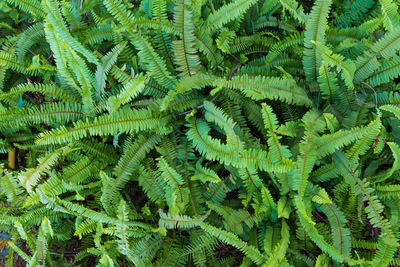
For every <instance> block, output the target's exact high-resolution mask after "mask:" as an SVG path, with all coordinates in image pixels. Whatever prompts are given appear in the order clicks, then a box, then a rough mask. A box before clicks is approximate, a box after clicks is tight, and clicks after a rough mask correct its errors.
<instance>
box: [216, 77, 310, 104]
mask: <svg viewBox="0 0 400 267" xmlns="http://www.w3.org/2000/svg"><path fill="white" fill-rule="evenodd" d="M214 85H215V86H221V87H228V88H231V89H240V90H242V91H243V93H244V94H245V95H246V96H248V97H250V98H252V99H254V100H264V99H272V100H275V99H278V100H281V101H284V102H287V103H289V104H297V105H305V106H311V105H312V102H311V100H310V99H309V98H308V96H307V93H306V92H305V91H304V90H303V89H302V88H300V87H299V86H297V85H296V83H295V81H294V80H291V79H282V78H276V77H263V76H255V77H251V76H247V75H243V76H235V77H233V78H232V79H231V80H230V81H225V80H222V79H220V80H217V81H216V82H215V83H214Z"/></svg>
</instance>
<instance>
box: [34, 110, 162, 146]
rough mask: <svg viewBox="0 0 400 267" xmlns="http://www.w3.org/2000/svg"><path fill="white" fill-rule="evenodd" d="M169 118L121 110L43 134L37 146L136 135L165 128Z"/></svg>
mask: <svg viewBox="0 0 400 267" xmlns="http://www.w3.org/2000/svg"><path fill="white" fill-rule="evenodd" d="M167 122H168V117H164V118H157V117H154V115H153V112H152V111H151V110H149V109H141V110H131V109H121V110H119V111H117V112H114V113H111V114H109V115H102V116H99V117H96V118H95V119H94V120H93V122H90V121H88V120H86V121H78V122H76V123H74V125H75V127H74V128H72V129H67V128H66V127H65V126H61V127H60V128H57V129H54V130H51V131H49V132H43V133H41V134H40V135H39V137H38V139H37V140H36V141H37V144H62V143H65V142H70V141H73V140H79V139H82V138H84V137H86V136H88V135H90V136H93V135H100V136H104V135H111V134H114V133H116V132H119V133H135V132H138V131H145V130H150V129H156V128H159V127H163V126H165V125H166V123H167Z"/></svg>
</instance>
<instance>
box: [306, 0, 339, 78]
mask: <svg viewBox="0 0 400 267" xmlns="http://www.w3.org/2000/svg"><path fill="white" fill-rule="evenodd" d="M331 3H332V1H331V0H328V1H325V0H318V1H316V2H315V3H314V5H313V8H312V10H311V13H310V15H309V16H308V19H307V23H306V31H305V33H304V46H305V49H304V56H303V65H304V71H305V73H306V78H307V80H308V81H309V82H312V81H315V80H316V79H317V77H318V70H319V68H320V66H321V61H322V59H321V56H320V52H319V49H318V47H316V46H315V45H314V44H313V43H312V42H311V41H315V42H319V43H321V44H324V43H325V31H326V28H327V18H328V15H329V10H330V5H331Z"/></svg>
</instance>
